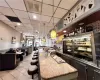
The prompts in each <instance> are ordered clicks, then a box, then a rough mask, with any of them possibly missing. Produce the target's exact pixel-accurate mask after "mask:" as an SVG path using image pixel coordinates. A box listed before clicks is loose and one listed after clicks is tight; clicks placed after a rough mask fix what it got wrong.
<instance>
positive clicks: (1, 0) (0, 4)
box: [0, 0, 9, 7]
mask: <svg viewBox="0 0 100 80" xmlns="http://www.w3.org/2000/svg"><path fill="white" fill-rule="evenodd" d="M0 6H3V7H9V6H8V4H7V3H6V2H5V1H4V0H0Z"/></svg>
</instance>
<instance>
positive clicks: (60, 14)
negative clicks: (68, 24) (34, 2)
mask: <svg viewBox="0 0 100 80" xmlns="http://www.w3.org/2000/svg"><path fill="white" fill-rule="evenodd" d="M67 12H68V11H67V10H64V9H61V8H57V10H56V12H55V14H54V17H57V18H62V17H63V16H64V15H65V14H66V13H67Z"/></svg>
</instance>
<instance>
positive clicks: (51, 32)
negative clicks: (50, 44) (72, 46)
mask: <svg viewBox="0 0 100 80" xmlns="http://www.w3.org/2000/svg"><path fill="white" fill-rule="evenodd" d="M53 13H54V0H53ZM52 19H53V26H54V29H52V30H51V31H50V37H51V39H56V37H57V32H56V29H55V25H54V15H53V16H52Z"/></svg>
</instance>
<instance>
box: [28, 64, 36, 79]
mask: <svg viewBox="0 0 100 80" xmlns="http://www.w3.org/2000/svg"><path fill="white" fill-rule="evenodd" d="M37 73H38V67H37V66H36V65H34V66H30V67H29V69H28V74H29V75H31V76H32V79H34V75H35V74H37Z"/></svg>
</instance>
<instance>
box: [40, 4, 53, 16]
mask: <svg viewBox="0 0 100 80" xmlns="http://www.w3.org/2000/svg"><path fill="white" fill-rule="evenodd" d="M42 14H44V15H48V16H52V15H53V6H50V5H46V4H43V7H42Z"/></svg>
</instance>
